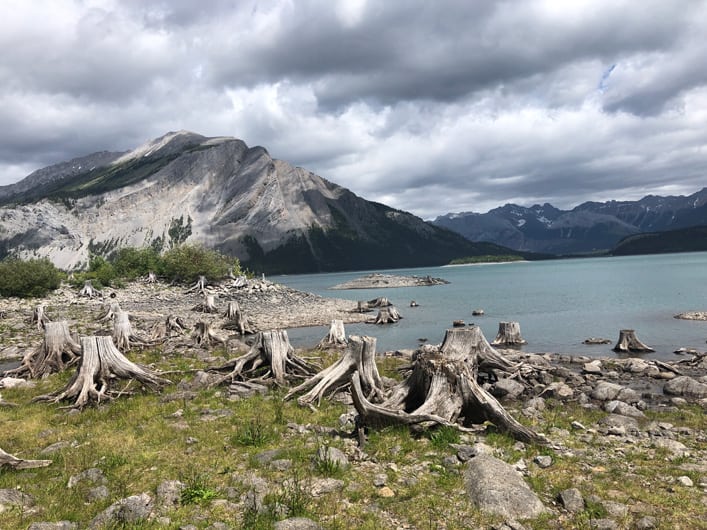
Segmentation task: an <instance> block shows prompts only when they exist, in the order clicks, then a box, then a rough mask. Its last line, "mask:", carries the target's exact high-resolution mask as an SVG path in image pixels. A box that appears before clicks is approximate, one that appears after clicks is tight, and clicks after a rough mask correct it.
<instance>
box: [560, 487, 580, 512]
mask: <svg viewBox="0 0 707 530" xmlns="http://www.w3.org/2000/svg"><path fill="white" fill-rule="evenodd" d="M558 500H559V501H560V502H561V503H562V506H564V508H565V510H567V511H568V512H571V513H579V512H581V511H582V510H584V497H582V494H581V493H580V491H579V490H578V489H577V488H570V489H566V490H563V491H561V492H560V494H559V495H558Z"/></svg>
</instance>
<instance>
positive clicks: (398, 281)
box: [329, 273, 449, 290]
mask: <svg viewBox="0 0 707 530" xmlns="http://www.w3.org/2000/svg"><path fill="white" fill-rule="evenodd" d="M448 283H449V282H448V281H447V280H444V279H442V278H433V277H432V276H398V275H393V274H380V273H373V274H367V275H366V276H362V277H361V278H356V279H355V280H351V281H348V282H344V283H340V284H338V285H335V286H333V287H329V289H334V290H344V289H384V288H391V287H428V286H431V285H446V284H448Z"/></svg>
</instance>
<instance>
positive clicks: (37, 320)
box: [29, 304, 52, 331]
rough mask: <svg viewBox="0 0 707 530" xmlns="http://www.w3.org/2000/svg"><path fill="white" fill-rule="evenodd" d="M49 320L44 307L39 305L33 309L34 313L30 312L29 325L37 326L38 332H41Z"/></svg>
mask: <svg viewBox="0 0 707 530" xmlns="http://www.w3.org/2000/svg"><path fill="white" fill-rule="evenodd" d="M51 320H52V319H51V318H49V315H47V313H46V311H45V309H44V305H42V304H40V305H38V306H37V307H35V308H34V311H32V316H31V317H30V321H29V323H30V324H37V329H38V330H40V331H41V330H43V329H44V326H45V324H46V323H47V322H51Z"/></svg>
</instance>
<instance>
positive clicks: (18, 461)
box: [0, 449, 52, 469]
mask: <svg viewBox="0 0 707 530" xmlns="http://www.w3.org/2000/svg"><path fill="white" fill-rule="evenodd" d="M51 463H52V461H51V460H25V459H23V458H17V457H16V456H14V455H11V454H10V453H6V452H5V451H3V450H2V449H0V469H2V468H4V467H9V468H12V469H34V468H37V467H47V466H48V465H50V464H51Z"/></svg>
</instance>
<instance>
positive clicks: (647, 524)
mask: <svg viewBox="0 0 707 530" xmlns="http://www.w3.org/2000/svg"><path fill="white" fill-rule="evenodd" d="M656 526H658V520H657V519H656V518H655V517H650V516H646V517H641V518H640V519H639V520H638V521H636V530H652V529H653V528H655V527H656Z"/></svg>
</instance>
